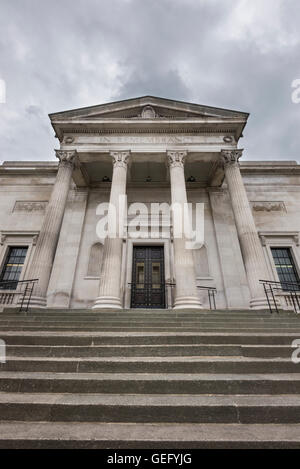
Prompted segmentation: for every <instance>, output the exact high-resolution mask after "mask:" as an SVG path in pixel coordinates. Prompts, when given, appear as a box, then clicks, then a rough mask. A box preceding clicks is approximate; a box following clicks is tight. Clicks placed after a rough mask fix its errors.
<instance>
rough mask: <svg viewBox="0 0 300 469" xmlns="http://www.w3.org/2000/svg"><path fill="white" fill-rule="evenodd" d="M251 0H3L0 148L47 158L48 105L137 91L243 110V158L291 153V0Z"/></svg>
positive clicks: (298, 108)
mask: <svg viewBox="0 0 300 469" xmlns="http://www.w3.org/2000/svg"><path fill="white" fill-rule="evenodd" d="M254 1H257V0H253V2H254ZM253 2H251V5H253ZM257 5H258V7H259V6H260V5H264V6H266V5H267V7H266V8H267V10H266V11H265V10H263V9H262V7H261V11H260V10H259V9H258V10H257V12H256V11H254V18H253V20H252V21H250V20H249V18H250V13H251V12H250V11H249V18H248V12H247V10H246V13H245V14H244V17H243V15H242V16H241V13H240V12H239V15H240V16H238V17H237V16H236V12H237V11H238V10H237V8H238V7H239V6H243V2H242V0H227V1H226V2H224V1H222V0H210V1H209V2H208V1H206V0H184V1H183V0H151V1H150V0H113V1H111V0H76V1H75V2H74V1H73V0H72V1H71V0H60V1H59V2H58V1H52V0H43V1H42V2H41V1H40V0H14V1H13V2H12V1H11V0H2V2H1V17H0V57H1V61H0V78H3V79H5V81H6V84H7V103H6V104H0V159H1V160H17V159H36V160H37V159H41V160H47V159H48V160H49V159H54V152H53V148H55V147H57V145H58V143H57V141H56V140H55V139H54V136H53V130H52V129H51V127H50V123H49V119H48V113H49V112H55V111H60V110H64V109H71V108H76V107H83V106H88V105H93V104H98V103H101V102H107V101H112V100H114V99H126V98H130V97H134V96H140V95H144V94H152V95H158V96H162V97H167V98H174V99H178V100H180V99H181V100H185V101H189V100H190V101H192V102H198V103H201V104H208V105H213V106H219V107H225V108H231V109H238V110H242V111H248V112H250V113H251V117H250V119H249V123H248V125H247V127H246V130H245V137H244V139H243V140H242V141H241V146H243V147H244V148H245V158H246V159H262V158H264V159H299V146H300V145H299V143H300V142H299V130H298V128H299V116H300V104H299V105H295V104H293V103H292V101H291V91H292V90H291V82H292V80H294V79H295V78H300V65H299V60H298V59H299V55H300V33H299V27H298V25H299V19H300V3H299V2H298V1H297V0H282V1H281V2H280V1H279V0H273V1H272V2H271V1H269V0H264V2H263V3H262V2H257ZM276 5H279V8H278V9H277V8H276ZM278 12H279V13H278Z"/></svg>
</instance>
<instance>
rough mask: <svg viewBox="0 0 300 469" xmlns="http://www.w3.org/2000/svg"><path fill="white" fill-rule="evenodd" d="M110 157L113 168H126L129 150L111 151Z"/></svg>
mask: <svg viewBox="0 0 300 469" xmlns="http://www.w3.org/2000/svg"><path fill="white" fill-rule="evenodd" d="M110 156H111V157H112V159H113V165H114V168H126V167H127V163H128V161H129V157H130V150H126V151H124V150H123V151H111V152H110Z"/></svg>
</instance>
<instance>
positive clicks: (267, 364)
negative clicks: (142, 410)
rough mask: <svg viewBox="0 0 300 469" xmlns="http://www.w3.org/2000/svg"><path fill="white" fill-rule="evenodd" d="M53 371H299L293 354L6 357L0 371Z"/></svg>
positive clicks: (0, 365)
mask: <svg viewBox="0 0 300 469" xmlns="http://www.w3.org/2000/svg"><path fill="white" fill-rule="evenodd" d="M2 370H5V371H48V372H54V373H74V372H83V373H108V372H113V373H209V372H212V373H221V372H224V373H272V372H273V373H297V371H298V368H297V367H296V366H295V364H294V363H292V361H291V359H290V358H268V359H260V358H253V357H251V358H246V357H226V356H223V357H220V356H214V357H198V356H196V357H187V356H185V357H180V356H179V357H174V356H172V357H162V356H161V357H125V358H124V357H92V358H82V357H81V358H78V359H77V358H74V357H71V358H58V357H55V358H51V357H30V358H26V357H12V356H9V357H7V362H6V363H5V364H0V371H2Z"/></svg>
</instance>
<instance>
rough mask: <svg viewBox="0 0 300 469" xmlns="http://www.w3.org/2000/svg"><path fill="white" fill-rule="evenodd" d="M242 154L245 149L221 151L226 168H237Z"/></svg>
mask: <svg viewBox="0 0 300 469" xmlns="http://www.w3.org/2000/svg"><path fill="white" fill-rule="evenodd" d="M242 153H243V149H234V150H221V159H222V162H223V164H224V166H225V167H226V166H229V165H230V166H232V165H233V166H237V165H238V163H239V159H240V157H241V156H242Z"/></svg>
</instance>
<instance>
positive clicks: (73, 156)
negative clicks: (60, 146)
mask: <svg viewBox="0 0 300 469" xmlns="http://www.w3.org/2000/svg"><path fill="white" fill-rule="evenodd" d="M55 154H56V158H58V159H59V164H60V165H61V166H71V167H72V168H74V166H75V164H76V160H77V151H76V150H55Z"/></svg>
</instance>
